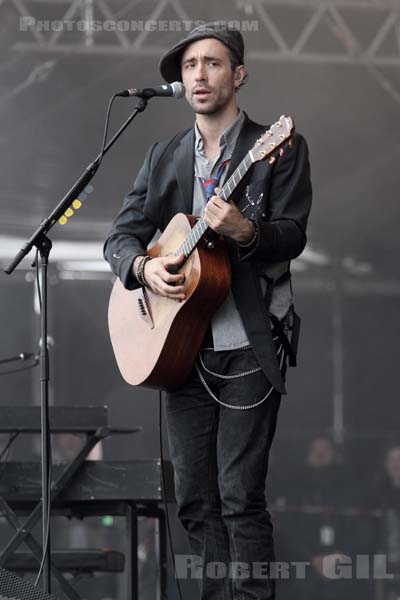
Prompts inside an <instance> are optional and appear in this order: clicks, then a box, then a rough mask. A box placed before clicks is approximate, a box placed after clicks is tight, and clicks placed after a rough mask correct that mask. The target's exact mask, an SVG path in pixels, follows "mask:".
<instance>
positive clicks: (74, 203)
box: [72, 199, 82, 210]
mask: <svg viewBox="0 0 400 600" xmlns="http://www.w3.org/2000/svg"><path fill="white" fill-rule="evenodd" d="M72 206H73V207H74V208H75V210H78V208H80V207H81V206H82V202H81V201H80V200H78V199H76V200H74V201H73V203H72Z"/></svg>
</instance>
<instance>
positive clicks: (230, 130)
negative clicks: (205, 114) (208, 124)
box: [194, 109, 245, 152]
mask: <svg viewBox="0 0 400 600" xmlns="http://www.w3.org/2000/svg"><path fill="white" fill-rule="evenodd" d="M244 118H245V115H244V112H243V111H242V110H241V109H239V112H238V114H237V117H236V118H235V120H234V121H232V123H231V124H230V125H228V127H227V128H226V129H225V130H224V132H223V134H222V135H221V137H220V138H219V147H220V148H222V147H223V146H227V148H228V150H229V151H231V152H233V148H234V147H235V144H236V140H237V136H238V134H239V131H240V128H241V126H242V124H243V121H244ZM194 135H195V142H194V147H195V149H196V150H199V151H202V150H203V148H204V141H203V138H202V136H201V133H200V130H199V128H198V126H197V121H195V124H194Z"/></svg>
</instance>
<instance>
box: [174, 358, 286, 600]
mask: <svg viewBox="0 0 400 600" xmlns="http://www.w3.org/2000/svg"><path fill="white" fill-rule="evenodd" d="M201 355H202V357H203V361H204V365H205V367H206V368H207V369H209V370H210V371H213V372H216V373H218V374H230V375H232V374H237V373H240V372H246V371H251V370H253V369H257V367H258V364H257V362H256V359H255V357H254V354H253V352H252V350H251V349H250V348H248V349H244V350H232V351H226V352H225V351H224V352H214V351H213V350H205V351H202V352H201ZM201 372H202V374H203V375H204V378H205V379H206V381H207V383H208V384H209V386H210V389H211V390H212V391H213V393H214V394H215V395H216V396H217V397H218V398H219V399H220V400H221V401H222V402H224V403H226V404H230V405H235V406H245V405H250V404H254V403H257V402H258V401H259V400H261V399H262V398H263V397H264V396H265V395H266V394H267V392H268V390H269V389H270V385H269V382H268V380H267V379H266V377H265V375H264V374H263V372H262V371H260V370H259V371H257V372H255V373H252V374H249V375H246V376H243V377H237V378H233V379H223V378H222V379H221V378H217V377H215V376H214V375H210V374H209V373H207V372H205V371H204V370H203V369H201ZM279 404H280V394H278V393H277V392H276V391H275V390H272V393H270V395H269V396H268V398H267V399H266V400H265V401H264V402H262V403H261V404H259V405H258V406H256V407H254V408H251V409H249V410H235V409H232V408H227V407H225V406H221V405H220V404H219V403H218V402H217V401H216V400H214V399H213V398H212V397H210V395H209V393H208V392H207V391H206V390H205V388H204V386H203V384H202V382H201V380H200V379H199V375H198V373H197V371H196V370H195V369H194V370H193V372H192V374H191V377H190V379H189V380H188V381H187V383H185V385H183V386H182V387H181V388H179V389H178V390H177V391H175V392H173V393H170V394H169V395H168V397H167V424H168V435H169V444H170V452H171V458H172V462H173V466H174V470H175V488H176V498H177V502H178V517H179V519H180V521H181V523H182V524H183V526H184V527H185V529H186V530H187V532H188V535H189V541H190V544H191V548H192V552H193V553H194V554H195V555H197V556H200V557H201V559H202V561H203V573H202V579H201V600H233V599H234V600H250V599H254V600H255V599H257V600H267V599H268V600H271V599H273V598H274V597H275V591H274V584H273V581H272V580H271V579H269V578H268V577H266V575H265V568H267V565H266V567H264V575H263V577H259V576H253V568H254V563H266V564H267V563H269V562H270V561H274V549H273V539H272V524H271V518H270V514H269V512H268V511H267V508H266V501H265V479H266V475H267V468H268V455H269V450H270V446H271V443H272V439H273V436H274V433H275V427H276V420H277V414H278V409H279ZM216 563H222V565H221V564H219V565H218V564H217V565H216ZM235 563H244V564H243V565H242V570H241V572H238V571H236V572H235V568H236V567H237V565H236V567H235ZM207 566H208V570H207ZM256 568H257V565H256ZM221 569H222V570H221ZM224 570H225V573H226V576H224Z"/></svg>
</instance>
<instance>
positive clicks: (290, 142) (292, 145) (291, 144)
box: [288, 140, 294, 148]
mask: <svg viewBox="0 0 400 600" xmlns="http://www.w3.org/2000/svg"><path fill="white" fill-rule="evenodd" d="M288 146H289V148H294V143H293V140H289V144H288Z"/></svg>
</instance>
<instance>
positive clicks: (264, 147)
mask: <svg viewBox="0 0 400 600" xmlns="http://www.w3.org/2000/svg"><path fill="white" fill-rule="evenodd" d="M293 132H294V123H293V119H292V117H285V115H282V116H281V118H280V119H279V121H277V122H276V123H274V124H273V125H271V127H270V128H269V129H268V131H266V132H265V133H264V135H262V136H261V137H260V138H259V139H258V140H257V141H256V143H255V144H254V146H253V148H252V149H251V150H250V156H251V159H252V161H253V162H257V161H258V160H264V159H266V158H269V163H270V164H272V163H274V162H275V161H276V156H274V154H276V151H278V153H279V154H280V155H281V156H282V154H284V152H285V151H284V148H283V145H284V144H285V143H286V142H289V147H292V140H291V137H292V135H293Z"/></svg>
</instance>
